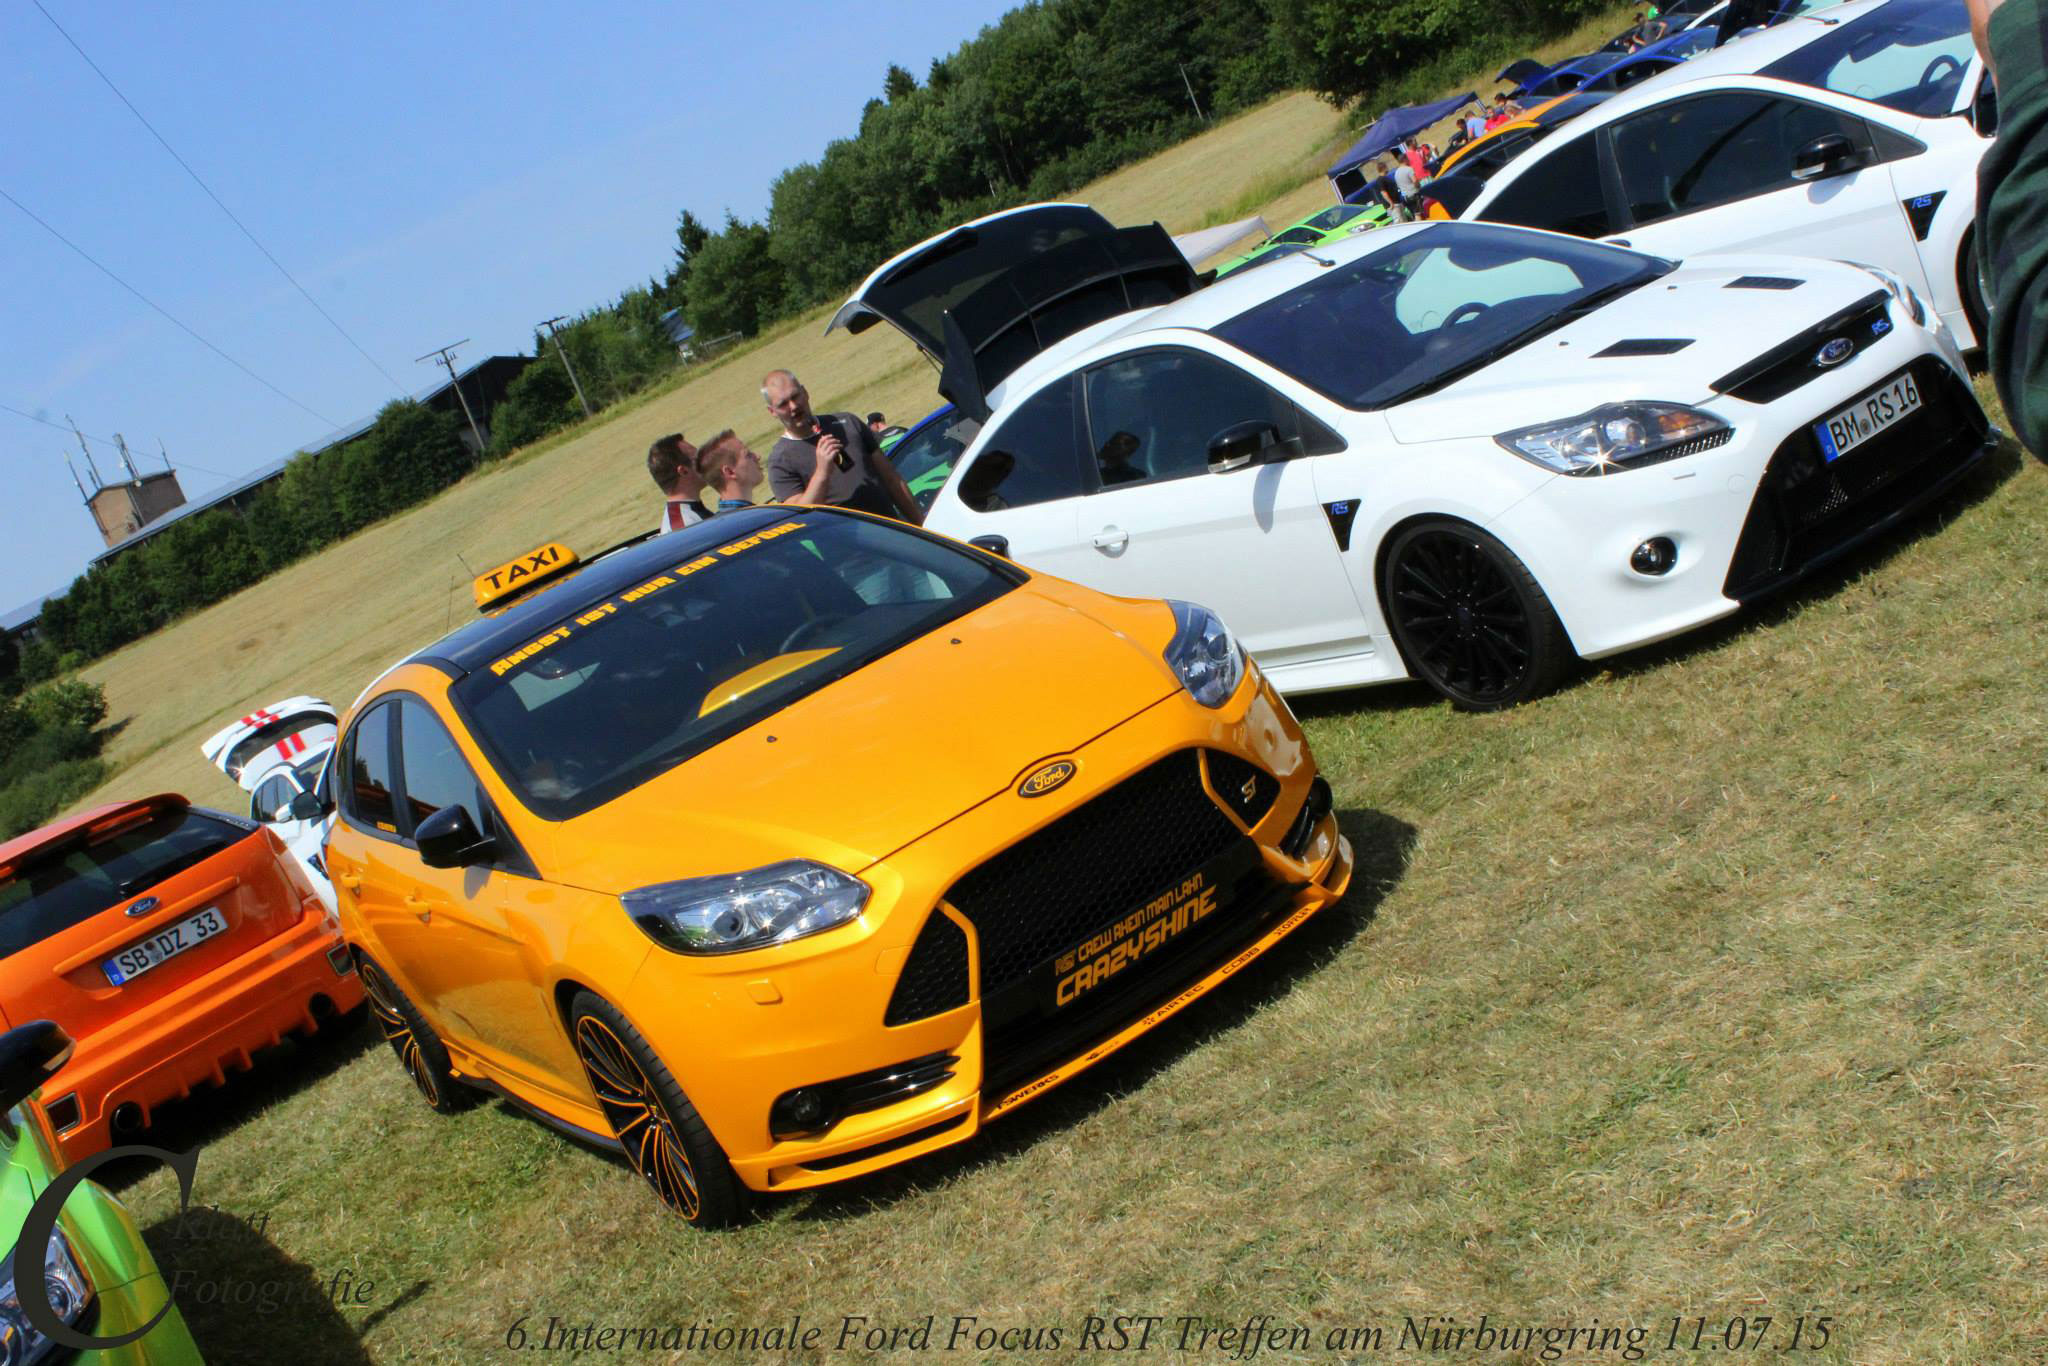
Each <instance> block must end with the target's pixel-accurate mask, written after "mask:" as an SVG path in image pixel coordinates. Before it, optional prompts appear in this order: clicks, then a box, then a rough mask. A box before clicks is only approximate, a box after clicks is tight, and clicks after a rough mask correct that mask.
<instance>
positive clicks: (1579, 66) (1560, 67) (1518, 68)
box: [1496, 52, 1627, 104]
mask: <svg viewBox="0 0 2048 1366" xmlns="http://www.w3.org/2000/svg"><path fill="white" fill-rule="evenodd" d="M1626 56H1627V54H1626V53H1621V52H1589V53H1587V54H1586V55H1585V56H1583V57H1567V58H1565V59H1564V60H1563V61H1561V62H1558V63H1557V64H1555V65H1554V66H1538V65H1537V64H1536V63H1535V62H1532V61H1530V60H1528V59H1527V58H1524V59H1523V60H1521V61H1519V62H1516V63H1514V64H1513V65H1511V66H1508V67H1507V68H1505V69H1503V70H1502V71H1501V73H1500V75H1499V76H1498V77H1497V78H1496V79H1499V80H1503V81H1514V82H1516V85H1515V87H1514V89H1512V90H1510V91H1508V92H1507V97H1508V98H1509V99H1512V100H1519V101H1521V102H1522V103H1524V104H1527V103H1530V102H1533V101H1536V100H1547V99H1552V98H1554V97H1556V96H1558V95H1569V94H1571V93H1572V91H1574V90H1577V89H1578V88H1579V87H1580V86H1582V85H1584V84H1585V83H1586V82H1587V81H1590V80H1592V79H1593V78H1594V77H1596V76H1598V75H1599V74H1600V73H1601V72H1603V71H1605V70H1607V68H1608V67H1610V66H1613V65H1614V64H1615V63H1616V62H1619V61H1622V60H1623V59H1624V58H1625V57H1626Z"/></svg>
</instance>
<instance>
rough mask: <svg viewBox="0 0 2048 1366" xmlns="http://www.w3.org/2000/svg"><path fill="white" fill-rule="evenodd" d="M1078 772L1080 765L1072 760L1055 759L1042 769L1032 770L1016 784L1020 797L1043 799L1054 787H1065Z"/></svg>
mask: <svg viewBox="0 0 2048 1366" xmlns="http://www.w3.org/2000/svg"><path fill="white" fill-rule="evenodd" d="M1079 771H1080V765H1078V764H1076V763H1075V762H1074V761H1073V760H1072V759H1055V760H1054V761H1053V762H1052V763H1049V764H1047V765H1045V766H1044V767H1043V768H1036V769H1033V770H1032V771H1031V772H1030V773H1029V774H1027V775H1026V776H1025V778H1024V781H1023V782H1021V783H1018V784H1017V795H1018V796H1020V797H1043V796H1044V795H1045V794H1046V793H1048V792H1050V791H1052V790H1053V789H1054V788H1056V787H1064V786H1066V783H1067V780H1068V779H1069V778H1071V777H1073V776H1074V774H1076V773H1077V772H1079Z"/></svg>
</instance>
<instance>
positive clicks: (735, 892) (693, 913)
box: [619, 859, 868, 953]
mask: <svg viewBox="0 0 2048 1366" xmlns="http://www.w3.org/2000/svg"><path fill="white" fill-rule="evenodd" d="M619 900H620V901H622V902H624V903H625V907H626V913H627V914H628V915H630V916H632V917H633V919H634V920H635V921H636V922H637V923H638V924H639V926H640V928H641V929H643V930H645V931H647V933H648V934H649V935H651V936H652V937H653V938H654V940H655V942H657V943H659V944H661V945H662V946H663V947H665V948H670V949H674V950H675V951H676V952H677V953H738V952H740V951H741V950H743V949H759V948H766V947H767V946H768V945H770V944H786V943H788V942H789V941H790V940H792V939H801V938H803V937H804V936H805V935H807V934H817V933H818V932H819V931H821V930H829V929H831V928H832V927H833V926H835V925H844V924H845V923H846V922H847V921H849V920H851V919H853V918H854V917H855V916H857V915H859V914H860V911H861V907H863V906H865V905H866V904H867V900H868V885H867V884H866V883H865V882H862V881H861V880H860V879H859V878H857V877H849V876H848V875H847V874H845V873H842V872H840V871H839V870H838V869H837V868H828V867H826V866H825V865H824V864H822V863H812V862H811V861H810V860H809V859H788V860H785V861H784V862H781V863H771V864H769V865H767V866H766V867H764V868H755V869H752V870H750V871H748V872H744V873H728V874H725V875H724V876H721V877H693V878H686V879H684V880H683V881H681V882H657V883H655V884H653V885H652V886H649V887H636V888H635V889H633V890H632V891H630V892H627V893H626V894H625V895H624V896H622V897H620V898H619Z"/></svg>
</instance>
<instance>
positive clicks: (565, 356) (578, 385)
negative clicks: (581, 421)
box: [541, 313, 590, 417]
mask: <svg viewBox="0 0 2048 1366" xmlns="http://www.w3.org/2000/svg"><path fill="white" fill-rule="evenodd" d="M564 316H566V315H564V314H559V313H558V314H556V315H555V316H554V317H552V318H549V319H548V320H547V321H546V322H544V323H542V324H541V326H542V327H545V328H546V329H547V330H548V335H549V336H550V337H553V338H554V339H555V354H556V355H558V356H560V357H561V358H562V368H563V369H564V370H567V371H568V372H569V383H570V384H571V385H573V386H575V389H576V401H577V402H578V403H580V404H582V405H583V415H584V416H585V417H589V416H590V400H589V399H587V398H585V397H583V381H582V380H580V379H578V378H576V367H575V366H573V365H571V364H569V353H568V352H567V351H564V350H563V349H562V334H561V333H560V332H559V331H557V330H556V328H555V324H556V323H558V322H560V321H562V319H563V317H564Z"/></svg>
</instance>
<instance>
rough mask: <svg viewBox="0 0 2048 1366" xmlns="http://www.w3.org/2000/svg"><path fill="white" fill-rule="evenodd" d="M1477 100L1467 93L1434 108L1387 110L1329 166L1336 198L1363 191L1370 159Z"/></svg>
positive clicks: (1440, 101) (1432, 106) (1442, 102)
mask: <svg viewBox="0 0 2048 1366" xmlns="http://www.w3.org/2000/svg"><path fill="white" fill-rule="evenodd" d="M1478 98H1479V96H1478V95H1476V94H1474V93H1473V92H1471V91H1469V90H1468V91H1466V92H1465V93H1464V94H1462V95H1453V96H1451V98H1449V99H1447V100H1438V101H1437V102H1436V103H1435V104H1411V105H1409V106H1408V107H1407V108H1406V109H1390V110H1388V111H1387V112H1386V113H1384V114H1382V115H1380V116H1379V119H1378V120H1377V121H1376V122H1375V123H1374V124H1373V126H1372V127H1370V128H1368V129H1366V130H1365V133H1364V134H1363V135H1362V136H1361V137H1360V138H1359V139H1358V141H1356V142H1354V143H1352V144H1351V146H1350V148H1349V149H1347V150H1346V151H1345V153H1344V155H1343V156H1341V157H1338V158H1337V160H1336V161H1335V162H1334V163H1332V164H1331V166H1330V169H1329V171H1328V172H1327V174H1328V175H1329V177H1330V184H1331V185H1332V186H1334V187H1335V189H1336V191H1337V198H1339V199H1344V200H1348V199H1349V198H1350V197H1351V196H1352V195H1354V194H1356V193H1357V192H1358V191H1359V190H1361V189H1363V188H1365V181H1366V169H1365V168H1366V166H1367V165H1368V164H1369V163H1370V162H1371V161H1372V160H1373V158H1375V157H1380V156H1385V155H1386V154H1387V153H1388V152H1391V151H1393V150H1394V149H1395V148H1396V147H1399V146H1400V145H1401V144H1402V143H1403V142H1405V141H1407V140H1408V139H1409V138H1412V137H1414V136H1415V135H1416V134H1417V133H1419V132H1421V131H1422V130H1423V129H1425V128H1427V127H1429V126H1430V125H1431V124H1432V123H1435V122H1436V121H1437V120H1438V119H1440V118H1442V117H1444V116H1445V115H1446V114H1449V113H1451V112H1453V111H1454V110H1457V109H1459V108H1462V107H1463V106H1465V105H1467V104H1470V103H1471V102H1472V101H1474V100H1476V99H1478Z"/></svg>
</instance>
